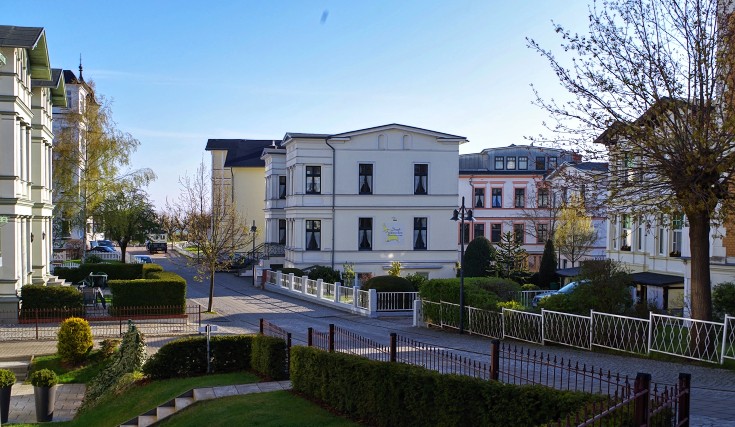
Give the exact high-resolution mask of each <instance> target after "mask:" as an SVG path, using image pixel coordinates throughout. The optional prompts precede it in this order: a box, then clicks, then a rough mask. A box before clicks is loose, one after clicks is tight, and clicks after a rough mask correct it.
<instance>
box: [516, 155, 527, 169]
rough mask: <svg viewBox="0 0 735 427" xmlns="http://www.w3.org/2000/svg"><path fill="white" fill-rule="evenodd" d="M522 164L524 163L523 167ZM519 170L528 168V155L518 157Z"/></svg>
mask: <svg viewBox="0 0 735 427" xmlns="http://www.w3.org/2000/svg"><path fill="white" fill-rule="evenodd" d="M521 164H522V165H523V167H521ZM518 170H528V157H526V156H519V157H518Z"/></svg>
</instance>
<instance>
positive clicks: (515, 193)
mask: <svg viewBox="0 0 735 427" xmlns="http://www.w3.org/2000/svg"><path fill="white" fill-rule="evenodd" d="M519 196H520V197H519ZM519 202H520V203H519ZM513 206H514V207H516V208H525V207H526V189H525V188H515V189H514V191H513Z"/></svg>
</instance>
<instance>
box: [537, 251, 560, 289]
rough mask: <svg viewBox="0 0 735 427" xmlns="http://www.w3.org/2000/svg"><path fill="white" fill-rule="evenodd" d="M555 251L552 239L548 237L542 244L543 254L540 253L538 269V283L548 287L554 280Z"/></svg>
mask: <svg viewBox="0 0 735 427" xmlns="http://www.w3.org/2000/svg"><path fill="white" fill-rule="evenodd" d="M556 277H557V276H556V251H555V250H554V241H553V240H551V239H548V240H547V241H546V244H545V245H544V254H543V255H541V265H540V266H539V270H538V285H539V286H540V287H542V288H546V289H548V288H549V285H550V284H551V282H553V281H554V280H556Z"/></svg>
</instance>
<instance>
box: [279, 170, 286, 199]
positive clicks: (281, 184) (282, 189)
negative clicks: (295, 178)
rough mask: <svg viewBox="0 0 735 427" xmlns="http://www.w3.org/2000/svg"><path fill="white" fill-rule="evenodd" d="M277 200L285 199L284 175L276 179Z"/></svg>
mask: <svg viewBox="0 0 735 427" xmlns="http://www.w3.org/2000/svg"><path fill="white" fill-rule="evenodd" d="M278 198H279V199H285V198H286V175H281V176H279V177H278Z"/></svg>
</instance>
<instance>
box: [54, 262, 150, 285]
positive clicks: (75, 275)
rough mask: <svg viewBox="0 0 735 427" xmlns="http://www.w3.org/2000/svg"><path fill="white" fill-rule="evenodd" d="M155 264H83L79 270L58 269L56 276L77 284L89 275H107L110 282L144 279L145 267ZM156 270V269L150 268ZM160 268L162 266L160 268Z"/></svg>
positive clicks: (55, 272)
mask: <svg viewBox="0 0 735 427" xmlns="http://www.w3.org/2000/svg"><path fill="white" fill-rule="evenodd" d="M144 265H154V264H89V263H85V264H81V265H80V266H79V267H78V268H63V267H57V268H55V269H54V274H55V275H56V276H59V277H60V278H62V279H64V280H66V281H68V282H72V283H77V282H80V281H82V280H84V279H86V278H87V276H89V273H105V274H107V279H108V280H133V279H142V278H143V266H144ZM149 268H155V267H149ZM159 268H160V266H159Z"/></svg>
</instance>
